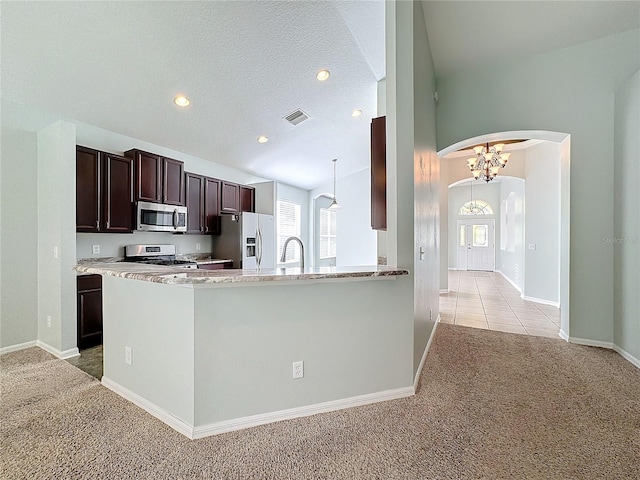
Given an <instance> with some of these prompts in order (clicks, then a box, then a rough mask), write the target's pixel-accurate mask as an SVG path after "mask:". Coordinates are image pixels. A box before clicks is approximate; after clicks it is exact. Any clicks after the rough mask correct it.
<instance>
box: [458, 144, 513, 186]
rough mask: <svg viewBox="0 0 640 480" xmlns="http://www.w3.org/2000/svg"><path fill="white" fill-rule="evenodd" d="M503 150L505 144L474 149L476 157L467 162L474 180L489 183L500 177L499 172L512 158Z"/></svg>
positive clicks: (480, 146)
mask: <svg viewBox="0 0 640 480" xmlns="http://www.w3.org/2000/svg"><path fill="white" fill-rule="evenodd" d="M503 148H504V143H496V144H495V145H492V146H489V144H488V143H487V144H486V145H478V146H477V147H473V151H474V152H476V157H475V158H470V159H469V160H467V164H468V165H469V170H471V174H472V175H473V178H475V179H476V180H478V179H479V178H482V179H483V180H485V181H486V182H487V183H489V182H490V181H491V180H493V179H494V178H495V176H496V175H498V171H500V169H501V168H504V167H505V165H506V164H507V162H508V161H509V157H510V156H511V154H510V153H502V149H503Z"/></svg>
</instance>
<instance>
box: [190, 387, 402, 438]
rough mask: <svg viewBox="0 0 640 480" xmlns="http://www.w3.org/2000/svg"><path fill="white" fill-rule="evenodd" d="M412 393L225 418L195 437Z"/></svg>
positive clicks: (399, 391)
mask: <svg viewBox="0 0 640 480" xmlns="http://www.w3.org/2000/svg"><path fill="white" fill-rule="evenodd" d="M412 395H414V391H413V387H403V388H396V389H394V390H385V391H383V392H376V393H370V394H366V395H358V396H357V397H350V398H344V399H340V400H333V401H330V402H323V403H317V404H315V405H307V406H304V407H296V408H289V409H287V410H280V411H277V412H270V413H263V414H260V415H252V416H250V417H243V418H236V419H233V420H225V421H222V422H215V423H211V424H209V425H202V426H199V427H196V428H195V429H194V434H193V438H203V437H208V436H211V435H218V434H220V433H226V432H232V431H234V430H242V429H244V428H251V427H255V426H258V425H264V424H267V423H273V422H279V421H281V420H291V419H293V418H299V417H308V416H310V415H317V414H318V413H327V412H333V411H335V410H343V409H345V408H351V407H359V406H362V405H369V404H371V403H378V402H385V401H387V400H396V399H398V398H404V397H410V396H412Z"/></svg>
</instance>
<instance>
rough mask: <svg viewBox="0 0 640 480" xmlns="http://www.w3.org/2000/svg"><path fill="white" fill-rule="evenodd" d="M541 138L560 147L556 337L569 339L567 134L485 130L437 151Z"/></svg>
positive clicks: (442, 156) (568, 180)
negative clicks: (558, 320) (558, 294)
mask: <svg viewBox="0 0 640 480" xmlns="http://www.w3.org/2000/svg"><path fill="white" fill-rule="evenodd" d="M523 138H526V139H532V140H545V141H549V142H554V143H559V144H560V145H561V147H560V306H561V310H560V333H559V335H560V337H561V338H562V339H563V340H566V341H568V340H569V333H570V332H569V330H570V321H569V319H570V314H571V309H570V307H571V302H570V300H571V299H570V289H569V285H570V271H569V270H570V258H571V257H570V253H571V228H570V227H571V224H570V220H571V218H570V213H571V211H570V207H571V135H570V134H568V133H563V132H553V131H548V130H512V131H506V132H496V133H489V134H485V135H479V136H476V137H472V138H468V139H466V140H462V141H460V142H457V143H454V144H453V145H449V146H448V147H446V148H444V149H442V150H440V151H439V152H438V157H440V158H441V159H442V158H444V157H445V156H446V155H449V154H450V153H453V152H455V151H458V150H462V149H465V148H468V147H472V146H474V145H478V144H481V143H487V142H495V141H502V140H520V139H523Z"/></svg>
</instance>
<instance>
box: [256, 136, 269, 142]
mask: <svg viewBox="0 0 640 480" xmlns="http://www.w3.org/2000/svg"><path fill="white" fill-rule="evenodd" d="M268 141H269V138H268V137H265V136H264V135H260V136H259V137H258V143H267V142H268Z"/></svg>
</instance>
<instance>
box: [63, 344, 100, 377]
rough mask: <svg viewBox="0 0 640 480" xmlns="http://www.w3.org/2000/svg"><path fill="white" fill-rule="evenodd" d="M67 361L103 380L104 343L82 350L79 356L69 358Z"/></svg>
mask: <svg viewBox="0 0 640 480" xmlns="http://www.w3.org/2000/svg"><path fill="white" fill-rule="evenodd" d="M67 362H69V363H70V364H71V365H73V366H75V367H78V368H79V369H80V370H82V371H83V372H86V373H88V374H89V375H91V376H92V377H96V378H97V379H98V380H102V345H98V346H97V347H91V348H87V349H86V350H80V356H79V357H74V358H69V359H67Z"/></svg>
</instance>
